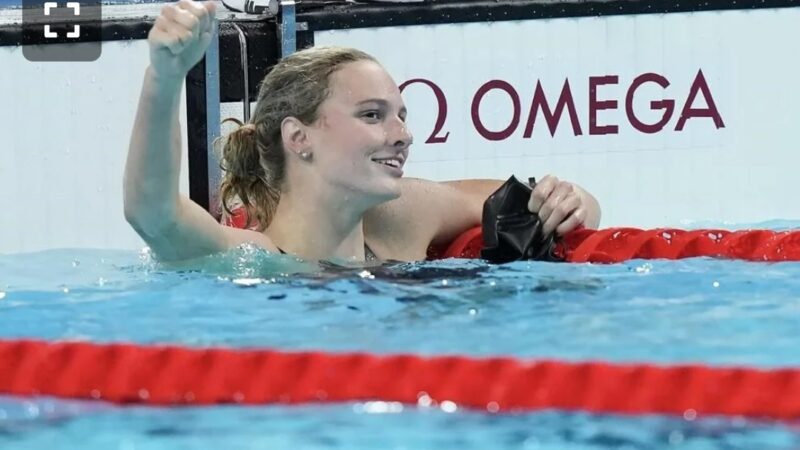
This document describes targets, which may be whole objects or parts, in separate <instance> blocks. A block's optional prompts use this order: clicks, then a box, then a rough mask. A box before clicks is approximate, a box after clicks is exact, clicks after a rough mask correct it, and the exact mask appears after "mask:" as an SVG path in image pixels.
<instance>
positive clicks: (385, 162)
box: [375, 159, 400, 167]
mask: <svg viewBox="0 0 800 450" xmlns="http://www.w3.org/2000/svg"><path fill="white" fill-rule="evenodd" d="M375 162H376V163H379V164H383V165H386V166H390V167H400V162H399V161H397V160H396V159H378V160H375Z"/></svg>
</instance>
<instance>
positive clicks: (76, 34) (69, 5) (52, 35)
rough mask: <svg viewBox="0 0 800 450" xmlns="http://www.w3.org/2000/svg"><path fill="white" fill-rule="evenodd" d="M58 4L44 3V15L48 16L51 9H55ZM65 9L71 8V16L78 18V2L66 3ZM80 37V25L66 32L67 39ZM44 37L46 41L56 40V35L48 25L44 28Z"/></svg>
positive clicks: (79, 10) (79, 12)
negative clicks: (72, 11) (72, 12)
mask: <svg viewBox="0 0 800 450" xmlns="http://www.w3.org/2000/svg"><path fill="white" fill-rule="evenodd" d="M57 8H58V3H57V2H45V3H44V15H45V16H49V15H50V10H51V9H57ZM67 8H72V9H73V10H74V11H75V12H74V14H73V15H75V16H80V15H81V5H80V3H78V2H67ZM80 36H81V26H80V25H73V26H72V31H69V32H67V37H68V38H78V37H80ZM44 37H46V38H48V39H52V38H57V37H58V33H56V32H54V31H51V30H50V25H45V26H44Z"/></svg>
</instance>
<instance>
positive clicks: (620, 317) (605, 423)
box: [0, 247, 800, 450]
mask: <svg viewBox="0 0 800 450" xmlns="http://www.w3.org/2000/svg"><path fill="white" fill-rule="evenodd" d="M298 271H301V272H302V273H297V272H298ZM799 280H800V263H778V264H764V263H748V262H742V261H718V260H709V259H692V260H684V261H631V262H628V263H625V264H618V265H598V266H594V265H570V264H547V263H526V262H520V263H513V264H508V265H504V266H490V265H487V264H484V263H482V262H480V261H466V260H450V261H441V262H435V263H421V264H408V265H399V266H394V267H385V268H379V269H375V268H373V269H369V270H367V271H364V269H355V268H354V269H348V270H336V271H334V270H330V269H328V270H325V271H321V270H320V269H319V268H318V267H314V266H308V265H306V264H303V263H301V262H298V261H296V260H294V259H292V258H289V257H276V256H273V255H268V254H266V253H265V252H261V251H259V250H256V249H253V248H247V247H245V248H241V249H237V250H235V251H231V252H228V253H226V254H224V255H215V256H213V257H208V258H203V259H201V260H197V261H193V262H191V263H187V264H183V265H182V266H181V267H174V266H173V267H165V266H161V265H159V264H156V263H155V262H153V261H152V260H151V259H150V258H149V257H147V255H146V254H144V255H142V254H136V253H133V252H114V251H94V250H92V251H90V250H52V251H46V252H41V253H29V254H18V255H0V297H2V298H1V299H0V321H2V324H3V326H2V327H0V338H7V339H12V338H21V337H33V338H42V339H54V340H55V339H84V340H91V341H95V342H112V341H132V342H138V343H169V344H183V345H190V346H210V345H213V346H228V347H275V348H280V349H289V350H297V349H322V350H335V351H350V350H363V351H370V352H376V353H395V352H413V353H420V354H427V355H434V354H443V353H450V354H452V353H458V354H468V355H476V356H488V355H492V356H494V355H513V356H517V357H523V358H559V359H568V360H587V359H591V360H597V359H603V360H611V361H631V362H659V363H687V362H702V363H707V364H713V365H731V364H735V365H748V366H758V367H798V366H800V294H799V293H800V281H799ZM797 425H798V424H793V423H775V422H768V421H767V422H756V421H751V420H743V419H741V418H706V417H700V418H697V419H695V420H691V421H689V420H683V419H681V418H673V417H661V416H647V417H620V416H613V415H590V414H580V413H564V412H558V411H544V412H537V413H530V414H516V415H507V414H490V413H481V412H474V411H465V410H461V409H458V410H456V411H455V412H447V411H444V410H442V409H439V408H436V407H411V406H407V405H406V406H402V405H396V404H391V403H380V402H378V403H352V404H342V405H325V406H320V405H311V406H301V407H283V406H282V407H275V406H264V407H233V406H226V407H214V408H184V409H161V408H151V407H117V406H113V405H109V404H105V403H102V402H76V401H64V400H56V399H50V398H16V397H4V398H0V448H15V449H17V448H20V449H28V448H30V449H34V448H35V449H44V448H47V449H48V450H49V449H52V448H59V449H61V448H81V449H108V448H115V449H116V448H119V449H162V448H163V449H166V448H170V449H173V448H213V449H216V448H222V447H226V448H286V447H290V446H294V447H299V448H337V449H341V448H397V449H399V448H406V449H417V448H422V449H427V448H430V449H441V448H459V449H461V448H470V449H471V448H475V449H512V448H514V449H584V448H585V449H589V448H592V449H595V448H597V449H611V448H629V449H653V448H655V449H660V448H689V449H716V448H726V449H734V448H735V449H791V448H800V429H798V428H797Z"/></svg>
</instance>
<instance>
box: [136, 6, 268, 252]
mask: <svg viewBox="0 0 800 450" xmlns="http://www.w3.org/2000/svg"><path fill="white" fill-rule="evenodd" d="M214 12H215V9H214V5H213V3H211V2H208V3H205V4H201V3H195V2H192V1H190V0H181V1H180V2H179V3H177V4H169V5H166V6H164V8H162V11H161V15H160V16H159V17H158V18H157V19H156V22H155V24H154V25H153V28H152V30H151V31H150V34H149V35H148V42H149V44H150V66H149V67H148V68H147V70H146V72H145V76H144V82H143V86H142V92H141V96H140V98H139V107H138V110H137V113H136V119H135V123H134V127H133V133H132V136H131V141H130V148H129V150H128V158H127V161H126V164H125V176H124V186H123V189H124V202H125V218H126V219H127V221H128V222H129V223H130V224H131V226H133V228H134V229H135V230H136V231H137V233H139V236H141V237H142V239H144V241H145V242H147V244H148V245H149V246H150V248H151V249H152V250H153V252H154V253H155V254H156V255H157V256H158V257H159V258H160V259H164V260H176V259H186V258H191V257H196V256H202V255H205V254H209V253H213V252H217V251H221V250H225V249H227V248H230V247H231V246H233V245H236V244H238V243H241V242H244V241H248V240H255V241H265V240H266V241H268V239H267V238H266V236H264V235H263V234H260V233H255V232H252V231H246V230H237V229H232V228H228V227H223V226H221V225H219V224H218V223H217V222H216V221H215V220H214V218H213V217H212V216H211V215H210V214H209V213H208V212H206V211H205V210H204V209H203V208H202V207H201V206H199V205H197V204H196V203H194V202H192V201H191V200H190V199H189V198H187V197H186V196H183V195H181V194H180V193H179V191H178V178H179V172H180V157H181V155H180V153H181V152H180V148H181V140H180V124H179V122H178V111H179V101H180V93H181V88H182V86H183V80H184V78H185V77H186V74H187V73H188V71H189V69H191V68H192V67H193V66H194V65H195V64H197V62H198V61H199V60H200V58H202V56H203V54H204V53H205V50H206V48H207V47H208V44H209V42H210V40H211V33H212V24H213V21H214ZM259 243H261V244H262V245H265V246H267V247H268V248H271V243H269V242H266V243H264V242H259Z"/></svg>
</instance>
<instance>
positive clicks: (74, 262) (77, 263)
mask: <svg viewBox="0 0 800 450" xmlns="http://www.w3.org/2000/svg"><path fill="white" fill-rule="evenodd" d="M80 265H81V262H80V261H78V260H77V259H75V260H73V261H72V267H78V266H80Z"/></svg>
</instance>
